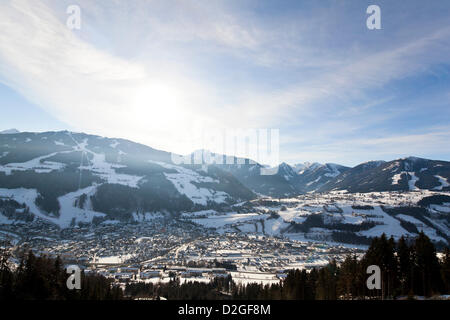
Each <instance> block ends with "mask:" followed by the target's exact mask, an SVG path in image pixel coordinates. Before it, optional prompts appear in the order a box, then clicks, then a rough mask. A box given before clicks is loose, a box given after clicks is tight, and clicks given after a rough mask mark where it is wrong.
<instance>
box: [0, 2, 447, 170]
mask: <svg viewBox="0 0 450 320" xmlns="http://www.w3.org/2000/svg"><path fill="white" fill-rule="evenodd" d="M78 3H79V4H80V6H81V8H82V19H83V24H82V30H80V31H74V32H72V31H70V30H68V29H67V28H66V26H65V18H66V17H67V16H66V14H65V8H66V6H67V5H69V4H72V3H71V1H68V0H62V1H52V0H44V1H42V2H36V1H31V0H16V1H4V2H2V3H1V4H0V30H2V32H1V33H0V79H1V81H2V82H3V83H6V84H7V85H8V86H10V87H12V88H13V89H14V90H16V91H17V92H19V93H20V94H22V95H23V96H24V97H26V98H27V99H29V100H30V101H33V102H34V103H36V104H38V105H39V106H41V108H43V109H44V110H46V111H47V112H49V113H50V114H52V115H53V116H55V117H56V118H58V119H59V120H61V121H63V122H66V123H70V125H71V126H72V127H74V128H76V129H78V130H85V131H89V132H94V133H99V134H104V135H109V136H121V137H125V138H130V139H133V140H137V141H139V142H143V143H147V144H149V145H152V146H153V147H156V148H161V149H165V150H171V151H176V152H190V151H191V150H190V149H191V148H200V147H201V146H200V145H192V144H190V143H189V142H190V141H189V132H191V131H192V130H193V129H196V128H201V127H203V128H208V127H211V128H213V127H214V128H217V127H234V128H236V127H238V128H263V127H276V128H280V129H281V131H280V132H281V138H282V141H283V145H282V148H283V150H282V153H283V154H284V156H285V158H286V159H292V161H295V160H294V159H297V161H300V160H321V161H327V160H333V159H336V160H341V161H343V162H345V163H350V162H352V163H353V162H354V160H353V159H355V158H358V159H359V158H360V157H365V158H366V160H368V159H370V158H379V157H377V155H380V157H381V155H382V154H386V153H389V154H392V155H393V154H394V153H395V152H394V151H395V150H398V153H403V152H401V150H403V149H398V148H397V146H398V145H400V144H402V142H401V141H400V140H399V139H400V137H402V136H407V137H409V138H410V139H416V141H419V142H420V141H422V140H421V137H425V138H424V139H428V140H427V141H428V142H430V141H431V140H432V141H436V143H435V142H433V143H431V144H428V145H432V146H437V144H438V143H440V142H442V140H440V138H439V139H438V138H437V136H435V135H432V136H430V135H429V133H427V132H429V131H430V130H429V128H428V129H427V126H431V125H432V124H430V123H424V125H423V126H422V127H423V128H422V129H421V130H422V132H419V133H417V134H411V133H403V132H401V130H400V128H396V127H395V125H393V122H394V120H395V119H397V118H400V117H402V112H405V111H406V110H408V112H409V114H411V113H414V112H415V111H416V110H417V109H411V106H408V105H406V104H404V103H403V104H402V103H401V99H403V98H404V97H405V95H408V94H410V93H411V90H410V89H408V90H407V89H405V88H403V87H402V86H406V84H404V83H406V82H408V81H409V79H411V78H414V77H419V76H423V75H428V74H431V75H432V73H433V70H435V69H433V68H436V66H440V65H448V64H449V58H448V57H449V56H450V27H449V26H448V25H445V24H442V21H445V20H442V19H441V18H442V17H438V18H436V19H435V20H433V21H429V20H427V22H426V23H427V24H426V25H422V26H414V25H413V26H411V25H408V26H406V25H405V26H400V27H399V26H397V25H392V26H391V28H392V30H391V31H389V28H388V27H389V25H388V27H386V29H385V30H383V33H380V34H378V35H377V34H375V33H367V30H365V29H364V24H361V25H358V24H357V23H359V22H358V21H359V20H361V19H359V20H358V19H355V17H354V14H355V10H356V11H357V10H359V6H358V8H356V9H355V8H354V7H353V6H352V5H350V3H347V2H344V4H343V5H340V6H337V7H333V8H332V9H330V8H327V7H326V6H325V5H320V4H316V3H314V5H313V4H312V3H307V5H305V6H304V7H301V6H302V5H303V4H299V6H300V8H292V9H291V10H284V11H283V10H280V11H277V12H276V13H274V14H271V15H269V14H268V12H264V5H267V4H266V3H264V2H257V1H249V2H245V3H242V2H237V1H236V2H235V1H208V2H201V3H200V2H197V1H176V0H173V1H132V2H129V1H118V0H113V1H108V2H107V3H105V2H93V1H85V0H80V1H78ZM393 6H394V5H393ZM394 9H395V8H393V9H392V10H394ZM363 13H364V11H363ZM362 18H364V16H362ZM347 21H349V22H348V23H347V24H346V22H347ZM355 21H356V22H355ZM361 21H362V20H361ZM362 22H363V21H362ZM337 24H341V27H342V30H343V31H339V30H340V29H339V28H337V27H338V25H337ZM405 30H408V33H405ZM344 32H345V33H344ZM348 32H350V34H347V33H348ZM399 83H400V85H399ZM418 85H419V84H418ZM394 104H395V108H394ZM408 108H409V109H408ZM414 108H419V106H414ZM442 119H443V120H445V117H442ZM383 124H385V126H383ZM427 130H428V131H427ZM403 131H404V130H403ZM382 135H384V136H385V137H386V139H389V137H395V141H394V142H390V141H389V140H377V139H382V138H380V136H382ZM355 136H358V137H363V138H364V139H362V138H361V139H362V140H358V139H354V137H355ZM383 139H384V138H383ZM430 139H431V140H430ZM364 141H372V144H371V145H370V148H371V152H370V153H367V150H366V149H365V148H366V147H368V144H367V143H369V142H364ZM375 141H383V142H380V143H375ZM423 141H425V140H423ZM308 142H309V144H308ZM428 142H427V143H428ZM427 143H425V142H423V145H424V148H422V149H420V150H428V154H432V151H433V150H434V149H433V148H431V147H427V146H426V144H427ZM391 144H392V147H390V145H391ZM411 145H412V144H410V146H411ZM295 146H297V147H295ZM421 146H422V143H419V144H416V149H417V148H419V147H420V148H421ZM344 147H345V148H344ZM296 148H297V149H296ZM298 148H302V151H301V152H299V151H298ZM411 148H412V147H411ZM365 150H366V151H365ZM344 151H345V152H344ZM391 151H392V152H391ZM406 151H411V154H417V152H418V151H416V152H413V151H414V150H405V152H406ZM359 152H362V153H363V155H361V156H360V157H355V154H356V153H359ZM344 153H345V154H344ZM319 157H323V158H322V159H318V158H319Z"/></svg>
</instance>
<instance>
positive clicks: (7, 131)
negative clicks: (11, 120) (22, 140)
mask: <svg viewBox="0 0 450 320" xmlns="http://www.w3.org/2000/svg"><path fill="white" fill-rule="evenodd" d="M19 132H20V131H19V130H17V129H7V130H3V131H0V134H14V133H19Z"/></svg>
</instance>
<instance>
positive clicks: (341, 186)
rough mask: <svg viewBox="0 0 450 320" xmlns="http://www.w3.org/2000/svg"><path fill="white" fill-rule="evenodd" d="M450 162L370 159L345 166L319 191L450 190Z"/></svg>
mask: <svg viewBox="0 0 450 320" xmlns="http://www.w3.org/2000/svg"><path fill="white" fill-rule="evenodd" d="M449 182H450V162H447V161H438V160H429V159H423V158H417V157H408V158H403V159H398V160H393V161H389V162H384V161H372V162H367V163H363V164H360V165H358V166H356V167H354V168H351V169H349V170H346V171H345V172H343V173H342V174H340V175H338V176H337V177H335V178H334V179H333V180H331V181H330V182H328V183H327V184H325V185H323V186H322V187H321V188H319V191H330V190H347V191H349V192H373V191H415V190H420V189H422V190H437V191H450V183H449Z"/></svg>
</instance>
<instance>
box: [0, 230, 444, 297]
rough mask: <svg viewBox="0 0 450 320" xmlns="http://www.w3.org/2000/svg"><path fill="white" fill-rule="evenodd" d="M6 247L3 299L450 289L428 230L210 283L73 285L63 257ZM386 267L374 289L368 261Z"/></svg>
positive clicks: (88, 278)
mask: <svg viewBox="0 0 450 320" xmlns="http://www.w3.org/2000/svg"><path fill="white" fill-rule="evenodd" d="M9 252H10V251H9V250H8V249H7V248H2V249H1V257H0V299H1V300H8V299H15V300H123V299H136V298H151V299H160V298H165V299H169V300H180V299H183V300H223V299H226V300H249V299H250V300H256V299H263V300H342V299H344V300H350V299H407V298H414V297H417V296H424V297H434V296H439V295H446V294H449V293H450V250H449V248H446V249H445V250H444V252H443V255H442V256H441V258H438V257H437V255H436V249H435V247H434V245H433V243H432V242H431V241H430V239H429V238H428V237H427V236H426V235H425V234H424V233H420V234H419V236H418V237H417V238H416V239H414V240H413V241H411V240H408V239H405V238H403V237H402V238H400V239H399V241H397V242H396V241H394V239H393V238H390V239H388V238H387V237H386V236H385V235H382V236H381V237H379V238H374V239H373V241H372V243H371V245H370V247H369V248H368V250H367V252H366V253H365V254H364V256H363V257H362V258H361V259H357V257H356V256H352V255H349V256H347V257H346V259H345V261H343V263H341V264H339V265H338V264H337V263H336V262H335V261H330V263H329V264H328V265H327V266H325V267H322V268H314V269H311V270H308V271H306V270H304V269H303V270H291V271H289V272H288V274H287V276H286V278H285V279H284V280H283V281H280V283H279V284H272V285H261V284H257V283H254V284H249V285H246V286H243V285H238V284H236V283H235V282H234V281H233V279H232V277H231V276H228V277H221V278H215V279H213V280H212V281H211V282H210V283H200V282H188V283H181V282H180V279H179V278H178V277H177V276H176V275H173V278H172V279H171V281H170V282H169V283H164V284H162V283H161V284H152V283H143V282H128V283H127V284H126V285H125V288H124V289H122V288H121V287H119V286H117V285H116V284H114V283H113V281H112V280H110V279H107V278H105V277H103V276H100V275H95V274H94V275H91V274H89V275H87V274H86V275H85V274H82V276H81V289H80V290H69V289H68V288H67V286H66V280H67V274H66V272H65V270H64V267H63V263H62V261H61V260H60V259H59V258H57V259H50V258H47V257H37V256H35V255H34V254H33V253H32V252H29V253H27V254H24V255H23V256H22V257H21V259H20V261H19V263H18V266H16V267H15V268H12V267H11V264H10V263H9V260H10V256H9V255H10V254H9ZM370 265H377V266H379V267H380V269H381V289H379V290H377V289H372V290H369V289H368V288H367V285H366V281H367V278H368V277H369V276H370V275H369V274H367V272H366V271H367V267H368V266H370Z"/></svg>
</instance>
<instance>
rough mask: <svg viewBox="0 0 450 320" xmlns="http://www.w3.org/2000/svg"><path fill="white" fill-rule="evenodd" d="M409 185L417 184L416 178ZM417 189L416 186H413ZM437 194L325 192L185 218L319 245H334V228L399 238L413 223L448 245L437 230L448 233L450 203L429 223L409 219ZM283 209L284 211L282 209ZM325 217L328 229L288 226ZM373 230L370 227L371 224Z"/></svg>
mask: <svg viewBox="0 0 450 320" xmlns="http://www.w3.org/2000/svg"><path fill="white" fill-rule="evenodd" d="M411 181H415V180H414V179H412V180H411ZM411 186H413V183H411ZM434 194H439V193H435V192H433V191H424V190H420V191H413V192H402V193H399V192H373V193H361V194H359V193H355V194H350V193H345V192H331V193H326V194H310V195H305V196H299V197H296V198H289V199H281V200H280V202H279V204H277V202H278V199H270V200H271V201H272V202H275V204H274V205H273V206H270V207H264V206H260V205H258V206H255V207H254V209H255V212H250V213H236V212H228V213H217V212H214V211H202V212H194V213H184V214H183V217H184V218H186V219H190V220H191V221H193V222H195V223H197V224H199V225H202V226H204V227H207V228H215V229H216V230H217V231H218V232H220V233H224V232H243V233H256V234H265V235H270V236H281V237H289V238H293V239H294V238H298V237H300V238H302V239H308V240H312V239H316V240H320V241H332V240H331V239H330V236H331V233H332V231H333V230H334V229H333V225H335V224H340V225H342V224H343V225H354V226H358V225H360V226H361V225H362V224H363V223H372V224H375V225H374V226H372V227H369V229H363V230H361V231H358V232H355V234H356V235H358V236H364V237H368V238H372V237H378V236H381V235H382V234H383V233H384V234H386V235H387V236H388V237H390V236H392V237H394V238H395V239H398V238H400V237H401V236H406V237H415V236H417V234H414V233H411V232H410V231H408V230H406V229H405V228H404V227H403V226H402V225H401V223H402V222H403V221H406V222H409V223H412V224H413V225H414V226H415V227H416V228H417V230H418V231H423V232H424V233H425V234H426V235H427V236H428V237H430V238H431V239H432V240H434V241H437V242H438V241H442V242H444V243H446V242H447V240H446V239H444V238H443V237H442V236H440V235H439V234H437V232H436V229H438V230H440V231H441V232H442V233H444V234H447V235H448V234H450V231H449V226H448V224H447V222H446V221H445V217H444V216H443V215H444V214H446V213H448V212H450V204H443V205H432V206H430V209H429V212H434V213H437V215H433V216H432V217H430V218H427V219H428V221H430V224H431V225H432V226H430V225H427V224H425V223H423V222H422V221H419V220H417V219H416V218H414V217H413V216H410V215H408V210H407V208H408V207H409V206H411V205H412V206H415V205H416V204H417V202H418V201H419V200H421V199H422V198H423V197H425V196H430V195H434ZM383 206H384V207H387V208H389V207H404V208H405V212H404V213H401V214H398V215H397V216H393V215H390V214H388V213H387V212H385V211H384V210H383ZM281 208H283V209H281ZM268 210H271V211H276V213H277V215H278V217H277V216H273V215H270V214H269V213H268ZM317 214H319V215H321V216H322V217H323V222H324V225H325V227H324V228H311V229H310V230H309V231H308V232H307V233H300V234H299V233H295V232H289V231H288V230H289V226H290V225H291V224H292V223H294V224H300V225H301V224H302V223H303V222H305V221H306V219H307V218H308V217H309V216H311V215H317ZM369 226H370V225H369Z"/></svg>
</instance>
